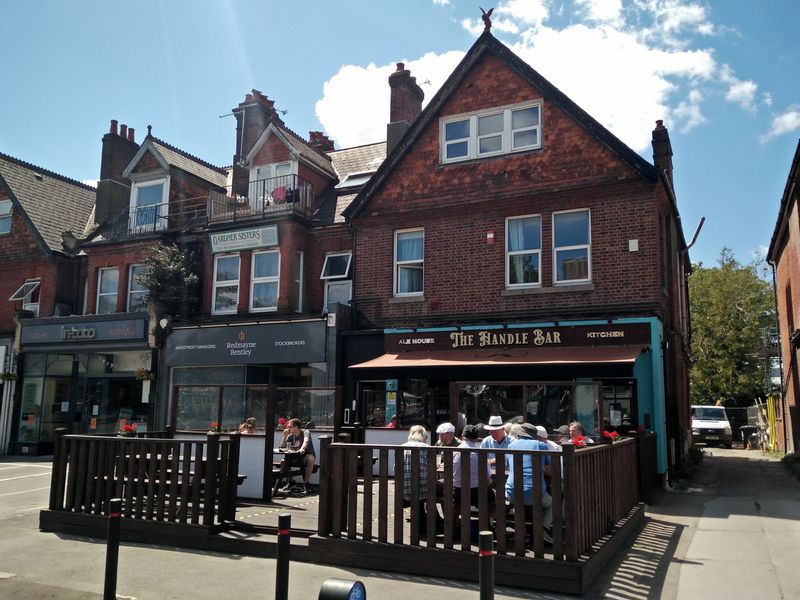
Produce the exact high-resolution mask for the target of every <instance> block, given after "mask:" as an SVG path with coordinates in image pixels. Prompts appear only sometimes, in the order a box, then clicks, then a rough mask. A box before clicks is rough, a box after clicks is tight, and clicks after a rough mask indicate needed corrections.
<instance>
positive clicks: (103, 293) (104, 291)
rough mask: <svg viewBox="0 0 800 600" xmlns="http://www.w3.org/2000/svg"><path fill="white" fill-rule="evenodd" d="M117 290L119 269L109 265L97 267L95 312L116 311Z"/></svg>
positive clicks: (106, 312) (100, 313) (107, 312)
mask: <svg viewBox="0 0 800 600" xmlns="http://www.w3.org/2000/svg"><path fill="white" fill-rule="evenodd" d="M118 290H119V269H118V268H117V267H111V268H108V269H99V270H98V273H97V311H96V312H97V314H98V315H104V314H109V313H115V312H117V293H118Z"/></svg>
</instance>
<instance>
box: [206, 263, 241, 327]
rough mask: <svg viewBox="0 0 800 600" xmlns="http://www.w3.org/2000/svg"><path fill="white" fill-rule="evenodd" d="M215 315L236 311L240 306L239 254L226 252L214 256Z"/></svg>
mask: <svg viewBox="0 0 800 600" xmlns="http://www.w3.org/2000/svg"><path fill="white" fill-rule="evenodd" d="M213 298H214V304H213V306H212V308H211V312H212V313H214V314H215V315H225V314H231V313H235V312H236V310H237V309H238V307H239V255H238V254H225V255H221V256H216V257H214V296H213Z"/></svg>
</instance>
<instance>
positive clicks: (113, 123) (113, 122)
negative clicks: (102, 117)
mask: <svg viewBox="0 0 800 600" xmlns="http://www.w3.org/2000/svg"><path fill="white" fill-rule="evenodd" d="M108 133H113V134H114V135H117V120H116V119H111V129H109V130H108Z"/></svg>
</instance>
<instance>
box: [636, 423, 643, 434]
mask: <svg viewBox="0 0 800 600" xmlns="http://www.w3.org/2000/svg"><path fill="white" fill-rule="evenodd" d="M636 431H638V432H639V433H643V432H644V423H642V424H641V425H639V427H637V428H636Z"/></svg>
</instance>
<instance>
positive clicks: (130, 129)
mask: <svg viewBox="0 0 800 600" xmlns="http://www.w3.org/2000/svg"><path fill="white" fill-rule="evenodd" d="M133 131H134V130H133V127H129V128H128V141H129V142H133V141H134V140H135V138H134V136H133Z"/></svg>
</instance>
